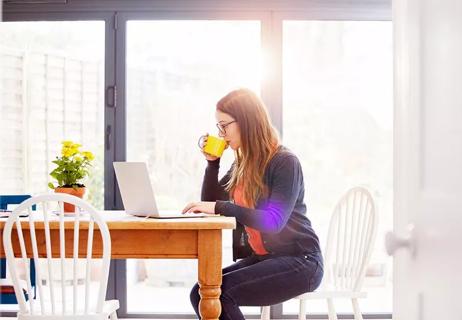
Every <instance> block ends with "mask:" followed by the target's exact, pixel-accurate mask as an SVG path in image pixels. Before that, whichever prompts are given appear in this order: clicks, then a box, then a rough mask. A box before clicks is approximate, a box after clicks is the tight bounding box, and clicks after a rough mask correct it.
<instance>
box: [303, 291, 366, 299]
mask: <svg viewBox="0 0 462 320" xmlns="http://www.w3.org/2000/svg"><path fill="white" fill-rule="evenodd" d="M366 297H367V292H361V291H351V290H328V289H327V290H317V291H314V292H307V293H304V294H301V295H299V296H297V297H295V299H327V298H348V299H351V298H366Z"/></svg>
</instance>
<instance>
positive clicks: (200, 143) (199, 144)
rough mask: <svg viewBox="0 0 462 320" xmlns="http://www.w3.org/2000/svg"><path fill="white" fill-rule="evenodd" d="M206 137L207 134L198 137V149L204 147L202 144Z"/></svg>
mask: <svg viewBox="0 0 462 320" xmlns="http://www.w3.org/2000/svg"><path fill="white" fill-rule="evenodd" d="M205 138H207V135H206V134H204V135H203V136H201V137H200V138H199V140H198V141H197V145H198V146H199V149H201V150H202V149H204V147H205V145H204V139H205Z"/></svg>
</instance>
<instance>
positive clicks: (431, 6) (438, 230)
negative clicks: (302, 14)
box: [387, 0, 462, 320]
mask: <svg viewBox="0 0 462 320" xmlns="http://www.w3.org/2000/svg"><path fill="white" fill-rule="evenodd" d="M393 23H394V28H395V30H394V37H395V43H394V44H395V47H394V64H395V65H394V72H395V75H394V79H395V90H394V94H395V97H394V99H395V141H394V145H395V148H394V157H395V158H394V167H395V172H394V179H395V188H394V195H395V198H394V202H395V205H394V206H395V207H394V234H392V235H391V237H388V238H387V249H388V250H389V251H391V252H393V253H394V281H393V285H394V292H393V294H394V300H393V302H394V312H393V319H395V320H439V319H445V320H446V319H447V320H453V319H462V1H460V0H433V1H432V0H394V1H393ZM411 225H413V226H414V232H413V233H409V230H408V229H409V227H410V226H411ZM389 236H390V235H389ZM407 236H410V239H409V241H408V242H406V241H404V240H405V238H406V237H407ZM413 245H414V247H415V252H414V253H413V252H412V251H413V250H412V248H411V247H412V246H413ZM406 247H407V248H406Z"/></svg>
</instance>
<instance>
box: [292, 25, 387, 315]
mask: <svg viewBox="0 0 462 320" xmlns="http://www.w3.org/2000/svg"><path fill="white" fill-rule="evenodd" d="M283 37H284V38H283V39H284V40H283V52H284V57H283V59H284V60H283V63H284V97H283V99H284V109H283V115H284V120H283V121H284V124H283V125H284V143H285V144H286V145H288V146H289V147H290V148H291V149H293V150H294V151H295V152H296V154H297V155H299V156H300V159H301V161H302V165H303V168H304V174H305V176H306V177H305V183H306V188H307V203H308V208H309V211H308V216H309V218H310V219H311V220H312V222H313V225H314V228H315V230H317V232H318V234H319V236H320V238H321V241H322V243H323V245H325V242H326V233H327V227H328V223H329V219H330V216H331V213H332V211H333V207H334V205H335V204H336V202H337V200H338V199H339V198H340V196H341V195H342V194H343V193H344V192H345V191H346V190H347V189H349V188H350V187H353V186H357V185H360V186H364V187H366V188H367V189H369V191H370V192H371V194H372V196H373V198H374V200H375V202H376V207H377V209H378V213H379V216H380V217H379V222H380V225H379V228H378V234H377V241H376V245H375V249H374V252H373V256H372V259H371V264H370V267H369V268H368V270H367V277H366V280H365V284H364V288H363V289H364V290H365V291H368V293H369V297H368V298H367V299H366V300H363V302H362V303H361V307H362V310H363V311H364V312H391V310H392V307H391V304H392V291H391V288H392V287H391V263H390V260H389V259H388V258H387V257H386V255H385V253H384V250H383V239H384V233H385V231H387V230H390V229H392V218H393V211H392V210H393V198H392V192H393V189H392V186H393V179H392V178H393V101H392V94H393V91H392V84H393V82H392V70H393V67H392V24H391V22H370V21H346V22H345V21H344V22H341V21H285V22H284V25H283ZM336 307H337V309H338V311H339V312H342V313H351V305H350V303H349V301H348V300H345V301H342V300H339V301H338V302H336ZM297 308H298V303H297V302H296V301H294V300H292V301H290V302H287V303H285V304H284V312H285V313H297V312H298V309H297ZM307 310H308V312H310V313H326V312H327V310H326V305H325V301H321V300H320V301H313V302H311V301H309V303H308V307H307Z"/></svg>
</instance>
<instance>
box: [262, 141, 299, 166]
mask: <svg viewBox="0 0 462 320" xmlns="http://www.w3.org/2000/svg"><path fill="white" fill-rule="evenodd" d="M299 163H300V161H299V160H298V157H297V156H296V155H295V153H293V152H292V150H290V149H289V148H288V147H286V146H283V145H280V146H279V147H278V150H277V151H276V153H275V154H274V156H273V157H272V158H271V160H270V162H269V166H279V165H291V166H293V165H299Z"/></svg>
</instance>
